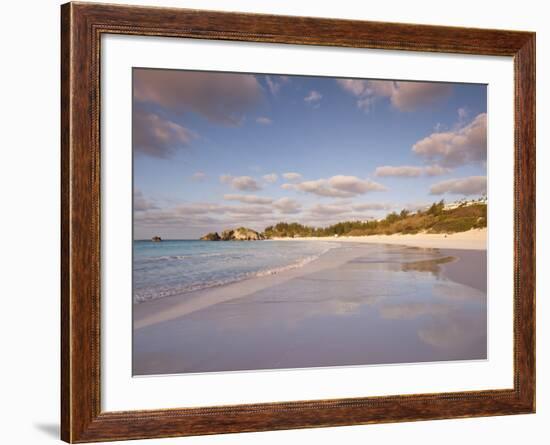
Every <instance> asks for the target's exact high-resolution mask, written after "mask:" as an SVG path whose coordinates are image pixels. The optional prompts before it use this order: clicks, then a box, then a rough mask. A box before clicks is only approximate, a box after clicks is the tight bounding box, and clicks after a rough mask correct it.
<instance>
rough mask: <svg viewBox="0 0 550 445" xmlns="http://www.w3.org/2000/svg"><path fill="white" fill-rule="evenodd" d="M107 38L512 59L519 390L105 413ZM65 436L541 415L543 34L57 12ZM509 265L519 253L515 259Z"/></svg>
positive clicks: (137, 10) (105, 8) (119, 9)
mask: <svg viewBox="0 0 550 445" xmlns="http://www.w3.org/2000/svg"><path fill="white" fill-rule="evenodd" d="M102 34H131V35H147V36H167V37H179V38H194V39H218V40H238V41H249V42H274V43H286V44H301V45H324V46H341V47H355V48H380V49H392V50H409V51H431V52H447V53H462V54H480V55H497V56H511V57H513V59H514V69H515V173H514V174H515V216H514V218H515V229H514V230H515V235H514V387H513V389H495V390H490V391H475V392H457V393H437V394H418V395H406V396H390V397H368V398H350V399H334V400H312V401H300V402H288V403H265V404H254V405H237V406H231V407H227V406H225V407H216V406H214V407H209V408H181V409H167V410H154V411H129V412H102V410H101V404H100V356H101V351H100V335H101V332H100V304H101V298H100V230H101V228H100V174H99V172H100V167H101V166H100V121H99V114H100V110H101V108H100V78H99V72H100V52H101V36H102ZM61 37H62V39H61V40H62V42H61V110H62V111H61V151H62V156H61V171H62V177H61V202H62V208H61V221H62V224H61V234H62V243H61V269H62V272H61V290H62V291H61V313H62V317H61V332H62V340H61V370H62V371H61V437H62V439H63V440H65V441H67V442H71V443H74V442H94V441H107V440H122V439H139V438H153V437H175V436H185V435H199V434H217V433H230V432H244V431H263V430H279V429H288V428H308V427H322V426H338V425H352V424H367V423H379V422H403V421H412V420H427V419H442V418H453V417H454V418H456V417H474V416H493V415H507V414H519V413H533V412H534V411H535V34H534V33H530V32H517V31H502V30H488V29H467V28H454V27H440V26H425V25H409V24H396V23H392V24H390V23H380V22H362V21H351V20H332V19H322V18H306V17H288V16H271V15H256V14H243V13H222V12H213V11H197V10H186V9H171V8H148V7H133V6H117V5H106V4H92V3H67V4H65V5H63V6H62V7H61ZM510 254H512V252H510Z"/></svg>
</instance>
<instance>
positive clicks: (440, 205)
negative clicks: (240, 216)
mask: <svg viewBox="0 0 550 445" xmlns="http://www.w3.org/2000/svg"><path fill="white" fill-rule="evenodd" d="M485 227H487V198H486V197H485V196H484V197H482V198H480V199H477V200H471V201H465V200H463V201H457V202H455V203H452V204H445V202H444V201H443V200H441V201H439V202H435V203H433V204H432V205H431V206H429V207H428V208H426V209H425V210H419V211H417V212H410V211H408V210H406V209H404V210H402V211H401V212H399V213H397V212H391V213H389V214H388V215H386V217H385V218H382V219H378V220H374V219H373V220H368V221H343V222H339V223H336V224H332V225H330V226H328V227H310V226H306V225H303V224H299V223H296V222H293V223H287V222H280V223H278V224H276V225H274V226H269V227H266V228H265V229H264V231H263V232H257V231H255V230H252V229H249V228H246V227H239V228H237V229H228V230H224V231H223V232H221V234H219V233H218V232H210V233H207V234H206V235H204V236H202V237H201V238H200V239H201V240H203V241H256V240H264V239H273V238H306V237H317V238H322V237H339V236H369V235H393V234H408V235H414V234H417V233H434V234H435V233H442V234H446V233H457V232H466V231H468V230H471V229H482V228H485Z"/></svg>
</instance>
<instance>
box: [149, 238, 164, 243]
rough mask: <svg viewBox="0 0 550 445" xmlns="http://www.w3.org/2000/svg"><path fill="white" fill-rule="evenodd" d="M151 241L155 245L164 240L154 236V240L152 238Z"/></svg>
mask: <svg viewBox="0 0 550 445" xmlns="http://www.w3.org/2000/svg"><path fill="white" fill-rule="evenodd" d="M151 241H153V242H154V243H159V242H161V241H162V238H161V237H160V236H154V237H153V238H151Z"/></svg>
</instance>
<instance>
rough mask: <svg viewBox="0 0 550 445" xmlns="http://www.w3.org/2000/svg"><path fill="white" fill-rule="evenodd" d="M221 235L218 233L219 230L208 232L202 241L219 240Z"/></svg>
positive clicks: (202, 237)
mask: <svg viewBox="0 0 550 445" xmlns="http://www.w3.org/2000/svg"><path fill="white" fill-rule="evenodd" d="M220 239H221V238H220V235H218V232H210V233H207V234H206V235H204V236H201V241H219V240H220Z"/></svg>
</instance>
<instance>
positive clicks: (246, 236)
mask: <svg viewBox="0 0 550 445" xmlns="http://www.w3.org/2000/svg"><path fill="white" fill-rule="evenodd" d="M262 239H265V237H264V236H263V235H262V234H261V233H258V232H256V231H255V230H252V229H247V228H246V227H239V228H238V229H234V230H233V229H227V230H224V231H223V232H222V233H221V235H218V232H213V233H207V234H206V235H204V236H203V237H201V240H203V241H257V240H262Z"/></svg>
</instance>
